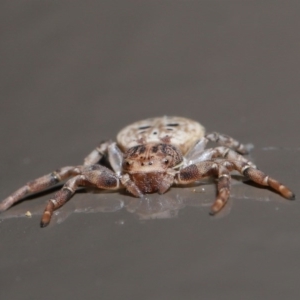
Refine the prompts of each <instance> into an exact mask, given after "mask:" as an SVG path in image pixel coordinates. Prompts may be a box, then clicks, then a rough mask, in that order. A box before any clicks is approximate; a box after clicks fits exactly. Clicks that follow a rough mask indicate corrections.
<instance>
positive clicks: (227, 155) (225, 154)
mask: <svg viewBox="0 0 300 300" xmlns="http://www.w3.org/2000/svg"><path fill="white" fill-rule="evenodd" d="M218 158H220V159H227V160H230V161H231V160H235V161H241V162H243V163H246V164H248V165H249V166H251V167H252V168H256V166H255V165H254V164H253V162H251V161H250V160H248V159H247V158H245V157H244V156H242V155H240V154H238V153H237V152H236V151H234V150H232V149H230V148H228V147H223V146H220V147H215V148H210V149H206V150H203V151H202V153H201V154H200V155H198V156H195V158H194V157H192V159H189V158H188V159H189V161H188V162H189V164H191V163H194V164H197V163H199V162H201V161H206V160H212V159H218Z"/></svg>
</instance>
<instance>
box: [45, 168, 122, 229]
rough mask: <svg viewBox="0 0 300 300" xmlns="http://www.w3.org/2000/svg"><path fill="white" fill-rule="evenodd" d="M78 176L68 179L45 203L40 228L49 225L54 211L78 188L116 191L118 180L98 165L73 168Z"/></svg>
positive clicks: (109, 171) (114, 175)
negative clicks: (87, 187)
mask: <svg viewBox="0 0 300 300" xmlns="http://www.w3.org/2000/svg"><path fill="white" fill-rule="evenodd" d="M75 171H77V172H78V173H80V174H79V175H77V176H75V177H73V178H71V179H69V180H68V181H67V182H66V183H65V185H64V186H63V188H62V189H61V190H60V191H58V192H57V193H56V194H55V195H54V198H53V199H50V200H49V201H48V203H47V206H46V208H45V211H44V213H43V216H42V219H41V227H45V226H47V225H48V224H49V223H50V220H51V217H52V214H53V212H54V210H56V209H58V208H60V207H61V206H63V205H64V204H65V203H66V202H67V201H68V200H69V199H70V198H71V197H72V196H73V195H74V193H75V192H76V189H77V188H78V187H86V186H89V187H95V188H99V189H110V190H113V189H118V188H119V178H118V176H117V175H116V174H114V173H113V172H112V171H111V170H109V169H107V168H106V167H103V166H100V165H92V166H81V167H77V168H75Z"/></svg>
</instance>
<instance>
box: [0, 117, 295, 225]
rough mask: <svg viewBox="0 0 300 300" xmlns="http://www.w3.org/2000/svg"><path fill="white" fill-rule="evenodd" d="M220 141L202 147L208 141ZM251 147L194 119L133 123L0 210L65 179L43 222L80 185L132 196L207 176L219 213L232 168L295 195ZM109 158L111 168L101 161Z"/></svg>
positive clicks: (284, 193)
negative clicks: (252, 155)
mask: <svg viewBox="0 0 300 300" xmlns="http://www.w3.org/2000/svg"><path fill="white" fill-rule="evenodd" d="M209 141H211V142H216V143H218V144H219V145H220V146H217V147H214V148H210V149H205V147H206V145H207V143H208V142H209ZM249 150H250V146H249V145H248V146H247V145H243V144H241V143H239V142H238V141H236V140H235V139H233V138H231V137H229V136H227V135H224V134H219V133H217V132H213V133H209V134H206V133H205V129H204V127H203V126H202V125H201V124H199V123H198V122H196V121H193V120H190V119H187V118H182V117H169V116H164V117H160V118H150V119H146V120H142V121H139V122H135V123H133V124H131V125H129V126H127V127H125V128H124V129H122V130H121V131H120V132H119V134H118V135H117V142H113V141H104V142H102V143H100V145H99V146H98V147H96V149H95V150H93V151H92V152H91V153H90V154H89V155H88V156H87V157H86V158H85V160H84V163H83V165H79V166H68V167H63V168H61V169H58V170H56V171H54V172H52V173H50V174H48V175H45V176H42V177H40V178H38V179H35V180H33V181H30V182H28V183H27V184H26V185H24V186H23V187H21V188H20V189H18V190H17V191H15V192H14V193H12V194H11V195H10V196H9V197H7V198H6V199H4V200H3V201H2V202H1V203H0V211H4V210H6V209H8V208H9V207H11V206H12V205H13V204H14V203H16V202H18V201H19V200H21V199H23V198H24V197H25V196H26V195H28V194H30V193H36V192H40V191H42V190H44V189H47V188H49V187H51V186H53V185H55V184H57V183H58V182H61V181H65V180H67V181H66V182H65V184H64V185H63V187H62V189H61V190H59V191H58V192H57V193H56V194H55V195H54V197H53V198H52V199H50V200H49V201H48V203H47V205H46V208H45V211H44V213H43V216H42V219H41V223H40V225H41V227H45V226H47V225H48V224H49V222H50V220H51V216H52V214H53V211H54V210H56V209H58V208H59V207H61V206H63V205H64V204H65V203H66V202H67V201H68V200H69V199H70V198H71V197H72V196H73V194H74V193H75V191H76V189H77V188H78V187H93V188H97V189H106V190H118V189H121V188H125V189H126V190H127V191H128V192H129V193H130V194H132V195H133V196H135V197H143V195H144V194H146V193H154V192H158V193H159V194H163V193H165V192H166V191H167V190H168V189H169V188H170V187H171V186H172V185H173V184H176V185H187V184H190V183H193V182H195V181H199V180H201V179H203V178H205V177H215V178H217V197H216V200H215V201H214V203H213V204H212V206H211V210H210V214H212V215H214V214H216V213H217V212H219V211H220V210H221V209H222V208H223V206H224V205H225V204H226V202H227V200H228V198H229V195H230V182H231V176H230V172H231V171H238V172H239V173H241V174H242V175H244V176H245V177H246V178H247V179H250V180H252V181H253V182H255V183H257V184H259V185H263V186H267V187H270V188H272V189H273V190H275V191H276V192H278V193H279V194H281V195H282V196H283V197H285V198H287V199H290V200H293V199H295V195H294V194H293V193H292V192H291V191H290V190H289V189H288V188H287V187H286V186H285V185H283V184H281V183H280V182H278V181H277V180H276V179H273V178H271V177H270V176H268V175H266V174H264V173H263V172H261V171H260V170H258V169H257V168H256V166H255V165H254V164H253V163H252V162H251V161H249V160H247V159H246V158H245V157H244V156H243V155H244V154H247V153H248V152H249ZM103 158H107V160H108V163H109V168H108V167H106V166H104V165H102V164H101V163H102V161H103V160H102V159H103Z"/></svg>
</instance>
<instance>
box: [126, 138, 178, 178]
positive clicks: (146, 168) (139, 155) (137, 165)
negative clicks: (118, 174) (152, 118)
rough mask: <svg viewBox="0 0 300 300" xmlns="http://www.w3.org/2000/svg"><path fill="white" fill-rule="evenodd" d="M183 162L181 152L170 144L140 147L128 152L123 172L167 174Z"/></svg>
mask: <svg viewBox="0 0 300 300" xmlns="http://www.w3.org/2000/svg"><path fill="white" fill-rule="evenodd" d="M181 161H182V155H181V152H180V150H178V149H177V148H176V147H174V146H172V145H170V144H162V143H159V144H156V143H155V144H154V143H149V144H145V145H138V146H134V147H132V148H130V149H129V150H127V151H126V153H125V156H124V162H123V170H124V171H125V172H126V173H129V174H135V173H153V172H166V170H167V169H169V168H174V167H175V166H177V165H178V164H179V163H180V162H181Z"/></svg>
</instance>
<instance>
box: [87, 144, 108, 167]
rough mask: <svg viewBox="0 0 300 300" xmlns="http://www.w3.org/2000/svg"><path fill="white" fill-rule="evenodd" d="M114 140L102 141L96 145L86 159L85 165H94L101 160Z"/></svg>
mask: <svg viewBox="0 0 300 300" xmlns="http://www.w3.org/2000/svg"><path fill="white" fill-rule="evenodd" d="M111 143H112V141H104V142H101V143H100V145H99V146H97V147H96V149H94V150H93V151H92V152H91V153H90V154H89V155H88V156H87V157H86V158H85V159H84V165H85V166H88V165H94V164H96V163H98V162H99V161H100V159H101V158H102V157H103V155H105V154H106V153H107V149H108V146H109V145H110V144H111Z"/></svg>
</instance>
